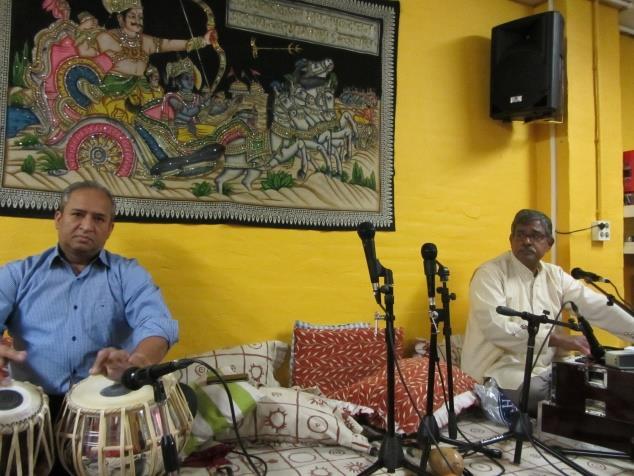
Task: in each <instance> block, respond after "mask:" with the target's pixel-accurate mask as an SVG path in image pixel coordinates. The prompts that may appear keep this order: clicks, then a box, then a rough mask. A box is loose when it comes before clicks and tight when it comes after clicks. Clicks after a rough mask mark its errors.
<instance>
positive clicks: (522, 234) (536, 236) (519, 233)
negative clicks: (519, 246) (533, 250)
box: [513, 230, 548, 243]
mask: <svg viewBox="0 0 634 476" xmlns="http://www.w3.org/2000/svg"><path fill="white" fill-rule="evenodd" d="M513 238H514V239H516V240H518V241H524V240H525V239H526V238H529V239H530V240H531V241H532V242H533V243H537V242H542V241H544V240H545V239H546V238H548V236H547V235H545V234H543V233H540V232H538V231H531V232H526V231H523V230H516V231H515V233H514V234H513Z"/></svg>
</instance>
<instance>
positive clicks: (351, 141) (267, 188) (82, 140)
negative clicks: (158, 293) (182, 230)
mask: <svg viewBox="0 0 634 476" xmlns="http://www.w3.org/2000/svg"><path fill="white" fill-rule="evenodd" d="M230 3H231V0H222V1H215V0H152V1H149V0H144V4H142V0H102V1H99V0H74V1H73V0H68V1H67V0H43V1H42V0H20V1H19V2H18V1H14V2H13V4H12V21H11V24H12V32H11V34H10V54H11V57H10V60H11V67H10V74H9V79H8V82H9V84H8V87H9V90H8V99H7V120H6V122H7V123H6V147H5V154H4V164H3V177H2V179H3V187H9V188H11V187H16V188H20V187H22V188H25V189H31V190H35V191H53V192H55V191H59V190H61V189H63V188H64V186H66V185H67V184H68V183H70V182H73V181H77V180H85V179H90V180H98V181H101V182H102V183H106V184H107V185H108V186H110V187H111V188H112V189H113V191H114V193H115V195H117V196H118V197H122V198H123V199H125V198H130V199H132V200H134V199H141V200H143V201H144V203H145V204H147V203H148V202H149V201H151V200H161V199H162V200H164V202H163V203H165V204H168V203H169V202H170V201H180V202H181V203H182V202H183V201H185V202H190V203H200V202H205V203H207V204H209V205H210V206H213V205H214V204H223V203H224V204H230V205H231V204H234V205H235V206H236V207H240V206H243V205H245V204H246V205H249V206H255V207H258V206H260V207H263V208H262V210H266V209H271V208H273V209H274V208H275V207H276V206H278V205H281V206H282V207H283V208H298V209H303V208H306V209H308V210H309V209H311V208H315V209H321V210H333V211H335V212H336V211H340V210H343V211H351V210H352V211H360V212H365V211H367V212H376V210H377V209H379V208H381V204H380V203H379V202H380V198H379V195H380V188H381V183H380V181H379V180H377V179H378V177H379V174H380V173H381V167H380V120H379V115H380V107H381V97H380V96H381V84H382V83H381V59H380V57H379V56H377V55H368V54H363V53H358V52H351V51H346V50H345V49H338V48H333V47H332V46H328V45H324V44H316V43H311V42H309V41H303V42H302V41H298V40H293V39H292V38H288V37H284V36H282V37H276V36H274V35H272V34H263V33H262V32H257V31H255V32H254V31H248V30H247V29H244V28H232V27H231V26H230V25H227V24H226V22H227V20H226V17H227V11H226V9H227V8H229V7H228V4H230ZM239 3H240V2H237V4H239ZM287 3H288V2H287ZM390 180H391V177H390ZM389 183H390V184H391V181H390V182H389ZM390 187H391V185H390ZM283 189H286V190H287V192H283ZM275 192H277V193H275ZM279 192H282V193H279ZM130 203H134V202H130ZM165 206H166V207H169V205H165ZM132 208H134V206H132ZM132 215H134V213H132ZM172 215H173V213H172ZM181 215H182V213H181ZM200 216H201V217H203V218H204V214H202V215H200ZM209 216H210V217H214V216H215V217H216V218H220V220H216V221H222V220H221V219H222V215H221V214H216V215H214V214H213V213H212V214H211V215H209ZM227 216H229V215H227ZM231 216H234V215H231ZM202 221H204V220H202ZM238 221H239V220H238ZM245 221H247V222H248V221H250V220H249V219H248V218H247V219H246V220H245ZM251 221H258V220H251ZM281 224H282V225H284V223H281ZM299 224H300V225H301V223H299ZM308 224H310V222H309V223H308ZM348 225H350V223H348ZM390 225H391V223H390V224H388V226H390Z"/></svg>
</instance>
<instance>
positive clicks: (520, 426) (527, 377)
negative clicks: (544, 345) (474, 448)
mask: <svg viewBox="0 0 634 476" xmlns="http://www.w3.org/2000/svg"><path fill="white" fill-rule="evenodd" d="M519 317H521V318H522V319H524V320H525V321H526V322H527V323H528V325H527V330H528V343H527V350H526V362H525V365H524V378H523V383H522V394H521V396H520V405H519V412H518V413H516V414H515V416H514V417H513V421H512V422H511V426H510V429H509V431H507V432H505V433H503V434H501V435H498V436H495V437H493V438H489V439H488V440H483V442H482V444H485V445H490V444H494V443H499V442H501V441H506V440H509V439H511V438H514V439H515V453H514V456H513V463H514V464H520V461H521V458H522V445H523V443H524V441H530V442H531V443H532V445H533V446H536V447H539V448H541V449H542V450H544V451H545V452H547V453H548V454H550V455H552V456H554V457H555V458H557V459H558V460H560V461H562V462H563V463H565V464H567V465H568V466H570V467H571V468H572V469H574V470H576V471H577V472H579V473H580V474H583V475H584V476H594V474H593V473H591V472H589V471H588V470H586V469H584V468H582V467H581V466H579V465H578V464H577V463H575V462H574V461H572V460H571V459H570V458H567V457H566V456H565V455H564V454H563V453H561V452H560V451H558V450H556V449H554V448H550V447H549V446H547V445H546V444H545V443H543V442H542V441H540V440H538V439H537V438H534V437H533V436H532V435H533V427H532V423H531V419H530V416H529V415H528V398H529V397H528V396H529V391H530V384H531V373H532V368H533V354H534V351H535V336H536V335H537V332H538V331H539V325H540V324H541V323H544V324H553V325H557V326H562V327H568V328H570V329H574V330H578V328H577V326H576V325H575V324H570V323H567V322H562V321H555V320H552V319H548V317H547V315H546V313H544V314H542V315H535V314H529V313H528V312H522V313H521V315H520V316H519Z"/></svg>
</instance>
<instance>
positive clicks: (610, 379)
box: [538, 362, 634, 458]
mask: <svg viewBox="0 0 634 476" xmlns="http://www.w3.org/2000/svg"><path fill="white" fill-rule="evenodd" d="M552 390H553V391H552V396H551V400H550V401H545V402H542V403H541V405H540V409H539V416H538V418H539V421H540V422H541V429H542V431H545V432H548V433H552V434H554V435H559V436H565V437H567V438H572V439H574V440H578V441H583V442H587V443H592V444H594V445H599V446H603V447H605V448H610V449H613V450H616V451H621V452H623V453H626V454H629V455H630V457H632V458H634V372H633V371H629V370H622V369H618V368H615V367H607V366H604V365H596V364H588V363H579V362H555V363H553V385H552Z"/></svg>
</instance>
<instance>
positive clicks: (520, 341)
mask: <svg viewBox="0 0 634 476" xmlns="http://www.w3.org/2000/svg"><path fill="white" fill-rule="evenodd" d="M509 240H510V243H511V251H509V252H506V253H504V254H502V255H500V256H498V257H497V258H494V259H493V260H491V261H488V262H486V263H484V264H483V265H481V266H480V267H479V268H478V269H477V270H476V271H475V273H474V275H473V278H472V280H471V286H470V292H469V306H470V309H469V320H468V322H467V330H466V335H465V342H464V346H463V353H462V359H461V366H462V368H463V370H464V371H465V372H467V373H468V374H469V375H471V376H472V377H474V378H475V379H476V380H478V381H479V382H483V381H484V380H485V379H487V378H494V379H495V380H496V382H497V383H498V385H499V387H500V388H502V389H504V390H505V393H506V394H507V396H508V397H509V398H511V399H512V400H513V401H515V403H516V404H519V398H520V395H521V385H522V381H523V377H524V367H525V360H526V352H527V341H528V331H527V330H526V325H527V322H526V321H525V320H523V319H522V318H520V317H507V316H503V315H500V314H498V313H497V312H496V310H495V308H496V307H497V306H506V307H509V308H511V309H514V310H516V311H520V312H529V313H531V314H542V313H543V311H544V310H546V311H548V312H549V313H550V318H551V319H554V318H555V317H556V316H557V315H558V313H559V311H560V309H561V308H562V306H564V304H565V303H568V302H573V303H575V304H576V305H577V307H578V308H579V313H580V314H581V315H583V316H584V317H585V318H586V319H588V321H590V322H591V323H592V324H593V325H596V326H598V327H601V328H603V329H605V330H607V331H610V332H612V333H614V334H616V335H618V336H619V337H621V338H624V339H626V340H630V341H631V340H633V337H634V318H632V317H631V316H630V315H629V314H628V313H626V312H625V311H623V310H622V309H620V308H619V307H617V306H608V305H607V299H606V297H605V296H603V295H602V294H599V293H597V292H595V291H593V290H591V289H589V288H587V287H586V286H584V285H582V284H581V283H579V282H578V281H576V280H575V279H574V278H573V277H572V276H570V275H569V274H567V273H566V272H564V270H563V269H562V268H560V267H559V266H555V265H552V264H549V263H544V262H542V261H541V259H542V257H543V256H544V255H545V254H546V253H547V252H548V250H550V248H551V246H552V245H553V243H554V239H553V236H552V223H551V221H550V219H549V218H548V217H547V216H546V215H544V214H543V213H541V212H538V211H535V210H520V211H519V212H518V213H517V215H516V216H515V219H514V220H513V224H512V226H511V235H510V237H509ZM568 307H570V306H568ZM551 327H553V326H552V325H550V324H548V325H545V324H541V325H540V326H539V332H538V334H537V336H536V338H535V355H534V361H535V365H534V367H533V372H532V375H531V377H532V379H531V385H530V387H531V389H530V390H531V392H530V397H529V402H528V409H529V413H531V414H535V412H536V409H537V402H538V401H540V400H543V399H545V398H547V397H548V395H549V392H550V369H551V362H552V360H553V357H554V356H555V354H556V353H557V352H558V351H571V350H572V351H579V352H581V353H583V354H586V355H588V354H589V353H590V349H589V346H588V342H587V340H586V339H585V337H583V336H580V335H568V334H567V333H566V332H565V331H564V330H563V329H562V328H561V327H559V326H555V327H554V329H552V331H551ZM545 340H547V343H546V344H544V346H543V350H542V352H541V354H539V355H537V352H538V350H539V349H540V348H541V347H542V344H543V343H544V341H545Z"/></svg>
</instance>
